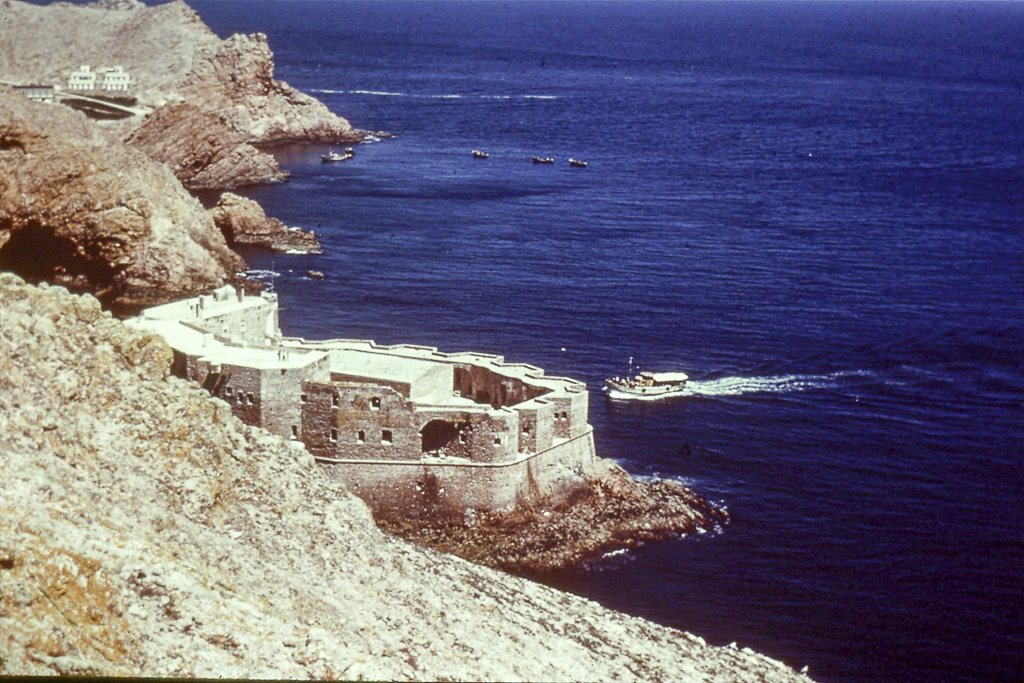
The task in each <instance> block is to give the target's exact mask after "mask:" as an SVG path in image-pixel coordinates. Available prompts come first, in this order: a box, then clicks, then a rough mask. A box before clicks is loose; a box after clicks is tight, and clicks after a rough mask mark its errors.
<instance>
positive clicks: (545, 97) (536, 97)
mask: <svg viewBox="0 0 1024 683" xmlns="http://www.w3.org/2000/svg"><path fill="white" fill-rule="evenodd" d="M523 99H526V100H557V99H558V96H557V95H523Z"/></svg>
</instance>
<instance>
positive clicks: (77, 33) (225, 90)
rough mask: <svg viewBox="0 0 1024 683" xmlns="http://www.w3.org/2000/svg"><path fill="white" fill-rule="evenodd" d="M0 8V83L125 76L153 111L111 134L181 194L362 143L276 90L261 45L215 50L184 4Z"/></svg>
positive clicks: (295, 94) (256, 177)
mask: <svg viewBox="0 0 1024 683" xmlns="http://www.w3.org/2000/svg"><path fill="white" fill-rule="evenodd" d="M0 1H2V5H0V7H2V11H0V35H3V36H4V43H5V44H4V49H3V50H0V80H2V81H10V82H12V83H28V82H31V83H36V82H40V81H43V82H51V83H57V84H62V83H66V82H67V78H68V75H69V74H70V73H71V72H72V71H73V70H75V69H77V68H78V66H79V65H81V64H91V65H93V66H94V67H98V66H111V65H118V66H123V67H124V68H125V69H126V70H127V71H128V72H129V74H130V75H131V79H132V89H131V94H132V95H133V96H135V97H137V98H138V101H139V103H140V104H142V105H145V106H148V107H150V108H152V109H153V111H152V113H151V114H149V115H148V116H146V117H145V118H144V119H142V120H137V119H131V120H127V121H123V122H120V123H118V124H116V125H113V126H111V130H114V131H117V133H118V134H121V135H123V136H127V140H128V141H129V142H130V144H131V145H133V146H135V147H137V148H139V149H141V150H143V151H144V152H146V153H147V154H148V155H150V156H151V157H152V158H154V159H157V160H159V161H162V162H165V163H167V164H168V165H169V166H170V167H171V168H172V169H173V170H174V172H175V174H176V175H177V176H178V177H179V179H181V180H182V182H183V183H184V184H185V185H186V187H189V188H192V189H200V188H225V187H236V186H240V185H248V184H253V183H260V182H268V181H275V180H281V179H282V178H284V177H285V176H286V174H285V173H284V172H283V171H282V170H281V169H280V168H279V167H278V165H277V162H276V161H275V160H274V158H273V156H271V155H270V154H267V153H266V152H264V151H260V150H259V149H258V147H260V146H266V145H275V144H280V143H285V142H330V143H351V142H357V141H358V140H360V139H361V138H362V135H363V134H362V133H361V132H359V131H355V130H353V129H352V127H351V125H349V123H348V121H346V120H345V119H343V118H340V117H338V116H336V115H335V114H333V113H331V112H330V111H329V110H328V109H327V107H325V106H324V105H323V104H322V103H321V102H319V101H318V100H316V99H314V98H312V97H309V96H307V95H304V94H302V93H301V92H299V91H297V90H295V89H294V88H292V87H290V86H289V85H288V84H286V83H284V82H282V81H277V80H274V77H273V76H274V59H273V54H272V53H271V51H270V48H269V46H268V45H267V39H266V36H265V35H263V34H254V35H250V36H241V35H236V36H232V37H231V38H228V39H227V40H223V41H222V40H220V39H219V38H217V36H216V35H214V34H213V32H212V31H210V29H209V28H207V27H206V26H205V25H204V24H203V22H202V21H201V20H200V19H199V17H198V15H196V13H195V12H193V11H192V10H191V9H190V8H189V7H188V6H187V5H186V4H185V3H183V2H181V1H180V0H177V1H175V2H171V3H167V4H163V5H154V6H152V7H147V6H145V5H143V4H142V3H138V2H132V1H130V0H124V2H119V3H107V5H109V7H108V6H105V5H101V4H98V3H97V4H96V5H92V6H78V7H75V6H70V5H65V4H59V5H50V6H44V7H41V6H37V5H32V4H29V3H24V2H16V1H14V0H0Z"/></svg>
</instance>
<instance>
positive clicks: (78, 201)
mask: <svg viewBox="0 0 1024 683" xmlns="http://www.w3.org/2000/svg"><path fill="white" fill-rule="evenodd" d="M0 267H2V268H4V269H8V270H13V271H15V272H18V273H21V274H23V275H24V276H26V277H29V278H31V279H33V280H48V281H50V282H56V283H60V284H64V285H67V286H68V287H70V288H72V289H74V290H78V291H90V292H94V293H96V294H97V296H99V297H100V298H101V299H102V300H103V301H104V302H106V303H108V304H112V305H118V306H125V307H131V306H133V305H142V304H147V303H152V302H155V301H160V300H163V299H166V298H170V297H177V296H180V295H181V294H182V293H187V292H196V291H200V290H206V289H209V288H212V287H216V286H219V285H221V284H223V283H224V282H226V281H229V280H231V279H233V278H234V277H235V273H236V272H237V271H239V270H241V269H243V268H244V267H245V264H244V263H243V262H242V260H241V258H240V257H239V256H238V255H237V254H235V253H234V252H233V251H231V250H230V249H229V248H228V246H227V243H226V242H225V240H224V237H223V236H222V235H221V233H220V230H218V229H217V227H216V226H215V225H214V223H213V219H212V217H211V216H210V215H209V214H208V213H207V212H206V211H205V210H204V209H203V207H202V205H200V203H199V202H198V201H197V200H196V199H195V198H194V197H192V196H191V195H189V193H188V192H187V191H186V190H185V189H184V188H183V187H182V186H181V183H180V182H179V181H178V180H177V179H176V178H175V177H174V175H173V174H172V173H171V172H170V170H169V169H168V168H167V167H166V166H164V165H163V164H159V163H156V162H154V161H152V160H151V159H149V158H148V157H146V156H145V155H144V154H142V153H141V152H139V151H138V150H135V149H131V148H129V147H126V146H125V145H124V144H122V143H121V142H119V141H118V140H116V139H111V138H110V137H108V136H106V135H105V134H104V133H103V131H102V130H101V129H100V128H98V127H96V126H95V125H94V124H92V123H91V122H89V121H88V120H87V119H86V118H85V117H84V116H83V115H81V114H79V113H77V112H73V111H71V110H67V109H64V108H62V107H54V106H48V105H41V104H34V103H31V102H29V101H28V100H26V99H24V98H23V97H21V96H20V95H17V94H15V93H14V92H13V91H12V90H10V89H9V88H7V89H0Z"/></svg>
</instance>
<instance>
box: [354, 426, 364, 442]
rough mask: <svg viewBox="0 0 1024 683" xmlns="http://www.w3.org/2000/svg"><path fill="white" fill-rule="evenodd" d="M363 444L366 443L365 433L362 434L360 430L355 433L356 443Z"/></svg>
mask: <svg viewBox="0 0 1024 683" xmlns="http://www.w3.org/2000/svg"><path fill="white" fill-rule="evenodd" d="M365 442H366V432H364V431H363V430H362V429H360V430H359V431H358V432H356V443H365Z"/></svg>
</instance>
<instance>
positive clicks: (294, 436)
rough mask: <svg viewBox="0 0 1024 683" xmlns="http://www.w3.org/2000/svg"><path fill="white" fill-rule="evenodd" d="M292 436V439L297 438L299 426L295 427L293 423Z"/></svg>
mask: <svg viewBox="0 0 1024 683" xmlns="http://www.w3.org/2000/svg"><path fill="white" fill-rule="evenodd" d="M292 438H293V439H297V438H299V428H298V427H296V426H295V425H292Z"/></svg>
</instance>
